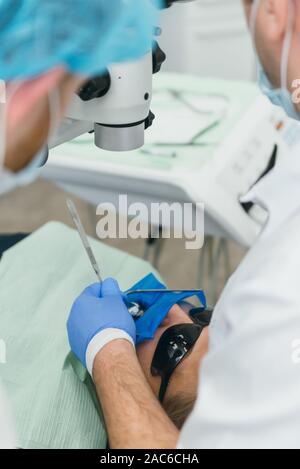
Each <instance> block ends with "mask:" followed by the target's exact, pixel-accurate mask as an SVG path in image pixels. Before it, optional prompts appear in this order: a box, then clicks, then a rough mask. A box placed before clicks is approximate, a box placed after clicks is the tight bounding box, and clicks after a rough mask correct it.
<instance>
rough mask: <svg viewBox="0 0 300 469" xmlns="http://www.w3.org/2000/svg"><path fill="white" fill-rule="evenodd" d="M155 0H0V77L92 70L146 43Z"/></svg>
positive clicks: (136, 52)
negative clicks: (55, 70) (60, 68)
mask: <svg viewBox="0 0 300 469" xmlns="http://www.w3.org/2000/svg"><path fill="white" fill-rule="evenodd" d="M159 4H160V0H88V1H87V0H42V1H41V0H0V44H1V47H0V78H1V79H3V80H12V79H29V78H33V77H35V76H37V75H40V74H42V73H44V72H46V71H47V70H49V69H51V68H53V67H56V66H58V65H64V66H65V67H66V68H67V69H68V70H69V71H70V72H72V73H75V74H81V75H87V76H92V75H96V74H99V73H101V72H103V70H104V69H105V68H106V67H107V66H108V65H109V64H111V63H117V62H122V61H126V60H131V59H135V58H138V57H140V56H142V55H143V54H145V53H146V52H147V51H149V50H150V48H151V40H152V37H153V28H154V26H155V24H156V21H157V14H158V9H157V8H156V6H158V5H159Z"/></svg>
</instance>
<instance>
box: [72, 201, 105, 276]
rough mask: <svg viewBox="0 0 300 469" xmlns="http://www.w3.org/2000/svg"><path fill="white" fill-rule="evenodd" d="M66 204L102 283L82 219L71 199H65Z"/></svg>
mask: <svg viewBox="0 0 300 469" xmlns="http://www.w3.org/2000/svg"><path fill="white" fill-rule="evenodd" d="M67 206H68V209H69V212H70V214H71V217H72V219H73V222H74V223H75V226H76V228H77V231H78V234H79V236H80V239H81V241H82V244H83V246H84V249H85V251H86V253H87V255H88V258H89V260H90V263H91V265H92V267H93V269H94V272H95V274H96V275H97V277H98V279H99V282H100V283H102V277H101V274H100V267H99V265H98V263H97V261H96V258H95V256H94V253H93V250H92V248H91V245H90V243H89V240H88V238H87V235H86V232H85V230H84V228H83V224H82V221H81V219H80V216H79V213H78V211H77V208H76V206H75V204H74V202H73V200H71V199H67Z"/></svg>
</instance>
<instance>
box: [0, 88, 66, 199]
mask: <svg viewBox="0 0 300 469" xmlns="http://www.w3.org/2000/svg"><path fill="white" fill-rule="evenodd" d="M19 86H20V85H16V86H15V87H14V88H13V90H12V91H11V92H10V96H9V98H8V103H9V100H10V99H11V97H12V95H13V94H14V93H15V92H16V91H17V89H18V87H19ZM48 101H49V112H50V130H49V138H51V137H52V135H53V134H54V133H55V130H56V128H57V124H58V121H59V116H60V98H59V93H58V91H57V90H56V89H54V90H52V91H51V92H50V93H49V94H48ZM6 114H7V108H6V106H5V105H4V106H3V108H2V113H1V119H0V126H1V128H0V195H2V194H5V193H7V192H10V191H11V190H13V189H16V188H17V187H20V186H25V185H28V184H31V183H32V182H33V181H34V180H35V179H36V178H37V177H38V176H39V174H40V170H41V167H42V166H44V165H45V163H46V162H47V159H48V154H49V150H48V146H47V144H45V145H44V146H43V147H42V148H41V149H40V150H39V151H38V152H37V154H36V155H35V156H34V157H33V158H32V160H31V161H30V163H29V164H28V165H27V166H26V168H24V169H23V170H21V171H19V172H18V173H12V172H10V171H8V170H7V169H6V168H5V167H4V158H5V152H6V141H5V140H6Z"/></svg>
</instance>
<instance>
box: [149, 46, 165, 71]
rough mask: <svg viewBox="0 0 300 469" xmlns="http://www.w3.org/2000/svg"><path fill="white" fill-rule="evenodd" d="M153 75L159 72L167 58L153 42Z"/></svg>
mask: <svg viewBox="0 0 300 469" xmlns="http://www.w3.org/2000/svg"><path fill="white" fill-rule="evenodd" d="M152 55H153V73H158V72H160V69H161V66H162V64H163V63H164V62H165V60H166V58H167V56H166V54H165V53H164V51H163V50H162V49H161V48H160V47H159V45H158V43H157V42H156V41H155V42H154V47H153V53H152Z"/></svg>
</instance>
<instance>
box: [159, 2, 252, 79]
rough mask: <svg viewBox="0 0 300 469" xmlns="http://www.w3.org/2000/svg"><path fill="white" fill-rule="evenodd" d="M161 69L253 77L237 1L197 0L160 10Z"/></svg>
mask: <svg viewBox="0 0 300 469" xmlns="http://www.w3.org/2000/svg"><path fill="white" fill-rule="evenodd" d="M159 42H160V44H161V45H162V46H163V49H164V50H165V51H166V52H167V55H168V61H167V63H166V64H165V65H164V70H169V71H179V72H188V73H194V74H198V75H201V76H214V77H220V78H228V79H248V80H251V79H254V76H255V65H254V64H255V60H254V54H253V49H252V44H251V40H250V36H249V33H248V30H247V27H246V22H245V19H244V15H243V9H242V1H241V0H197V1H194V2H192V3H187V4H175V5H173V7H172V8H170V9H169V10H166V11H165V12H164V13H163V35H162V37H161V39H160V41H159Z"/></svg>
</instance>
